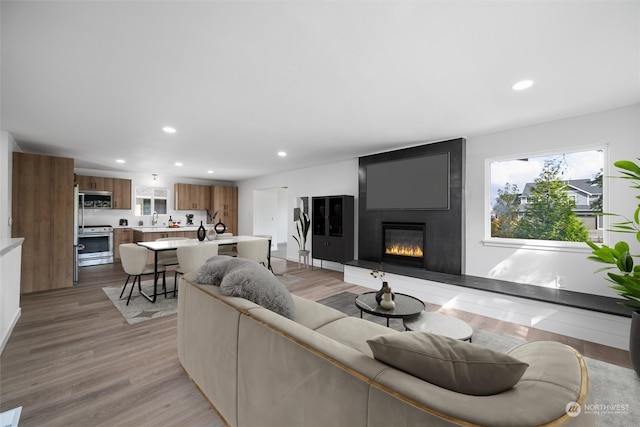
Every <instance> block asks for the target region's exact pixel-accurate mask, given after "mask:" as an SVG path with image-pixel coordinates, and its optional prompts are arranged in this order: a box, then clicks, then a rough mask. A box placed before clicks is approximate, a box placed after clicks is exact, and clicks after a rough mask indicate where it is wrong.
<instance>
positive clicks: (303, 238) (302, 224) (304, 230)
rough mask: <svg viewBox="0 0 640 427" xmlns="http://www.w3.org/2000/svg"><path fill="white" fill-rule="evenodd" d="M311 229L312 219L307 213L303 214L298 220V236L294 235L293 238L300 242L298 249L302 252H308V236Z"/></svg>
mask: <svg viewBox="0 0 640 427" xmlns="http://www.w3.org/2000/svg"><path fill="white" fill-rule="evenodd" d="M310 228H311V219H310V218H309V215H307V213H306V212H301V213H300V216H299V217H298V219H297V220H296V232H297V234H298V235H297V236H295V235H293V236H292V237H293V238H294V239H295V240H296V242H298V249H299V250H300V251H306V250H307V235H308V234H309V229H310Z"/></svg>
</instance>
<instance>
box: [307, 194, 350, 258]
mask: <svg viewBox="0 0 640 427" xmlns="http://www.w3.org/2000/svg"><path fill="white" fill-rule="evenodd" d="M311 230H312V232H311V235H312V241H311V256H312V258H316V259H323V260H327V261H335V262H339V263H343V264H344V263H345V262H348V261H351V260H353V249H354V198H353V196H328V197H313V198H312V199H311Z"/></svg>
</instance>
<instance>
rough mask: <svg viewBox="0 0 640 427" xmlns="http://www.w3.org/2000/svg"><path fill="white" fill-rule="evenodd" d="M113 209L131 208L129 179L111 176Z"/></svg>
mask: <svg viewBox="0 0 640 427" xmlns="http://www.w3.org/2000/svg"><path fill="white" fill-rule="evenodd" d="M113 209H131V180H130V179H122V178H113Z"/></svg>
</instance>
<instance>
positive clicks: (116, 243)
mask: <svg viewBox="0 0 640 427" xmlns="http://www.w3.org/2000/svg"><path fill="white" fill-rule="evenodd" d="M122 243H133V230H132V229H131V228H114V229H113V260H114V261H119V260H120V245H121V244H122Z"/></svg>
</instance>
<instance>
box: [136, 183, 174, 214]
mask: <svg viewBox="0 0 640 427" xmlns="http://www.w3.org/2000/svg"><path fill="white" fill-rule="evenodd" d="M168 199H169V189H168V188H156V187H137V188H136V209H135V214H136V216H140V215H151V214H153V212H154V211H155V212H157V213H158V214H159V215H163V214H166V213H167V200H168Z"/></svg>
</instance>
